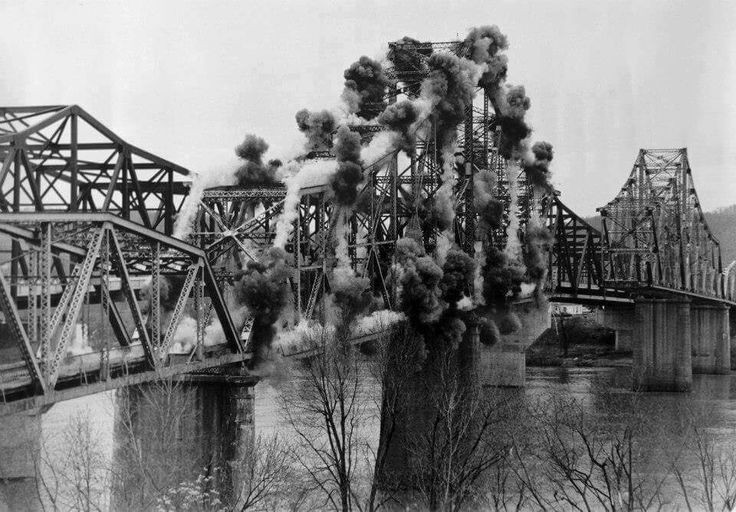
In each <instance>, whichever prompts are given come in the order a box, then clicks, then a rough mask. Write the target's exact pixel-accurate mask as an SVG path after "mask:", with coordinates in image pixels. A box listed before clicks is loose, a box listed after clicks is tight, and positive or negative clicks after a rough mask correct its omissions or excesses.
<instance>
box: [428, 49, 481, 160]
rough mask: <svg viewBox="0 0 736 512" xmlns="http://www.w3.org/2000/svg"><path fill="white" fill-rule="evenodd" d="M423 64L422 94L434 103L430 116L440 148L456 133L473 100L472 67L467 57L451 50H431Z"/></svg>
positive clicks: (446, 144)
mask: <svg viewBox="0 0 736 512" xmlns="http://www.w3.org/2000/svg"><path fill="white" fill-rule="evenodd" d="M427 65H428V66H429V76H427V78H425V79H424V81H423V82H422V95H423V96H424V97H426V98H428V99H429V100H430V101H432V103H433V104H434V108H433V109H432V115H431V117H432V119H433V121H434V124H435V128H436V133H437V141H438V146H440V147H442V148H444V147H446V146H448V145H449V144H450V143H452V142H453V141H454V140H455V138H456V137H457V125H458V124H459V123H461V122H462V121H463V120H464V119H465V110H466V108H467V107H469V106H471V105H472V103H473V96H474V94H475V85H476V84H475V83H473V79H472V77H473V74H474V70H473V69H472V68H471V66H472V64H471V63H470V62H469V61H467V60H466V59H463V58H460V57H458V56H456V55H454V54H451V53H434V54H432V56H431V57H430V58H429V59H428V61H427Z"/></svg>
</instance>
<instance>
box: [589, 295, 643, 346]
mask: <svg viewBox="0 0 736 512" xmlns="http://www.w3.org/2000/svg"><path fill="white" fill-rule="evenodd" d="M596 319H597V321H598V323H599V324H601V325H602V326H603V327H606V328H608V329H612V330H613V331H614V332H615V333H616V346H615V349H616V352H631V351H632V350H633V347H634V345H633V341H634V323H635V322H634V319H635V315H634V308H631V307H628V308H626V307H612V306H606V308H605V309H599V310H597V311H596Z"/></svg>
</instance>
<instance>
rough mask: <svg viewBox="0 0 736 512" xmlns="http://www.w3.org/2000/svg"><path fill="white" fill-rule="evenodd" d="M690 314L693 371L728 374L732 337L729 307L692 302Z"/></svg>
mask: <svg viewBox="0 0 736 512" xmlns="http://www.w3.org/2000/svg"><path fill="white" fill-rule="evenodd" d="M690 315H691V320H690V327H691V335H690V337H691V342H692V358H693V373H710V374H725V373H729V372H730V371H731V336H730V332H729V331H730V328H729V319H728V307H727V306H725V305H706V304H691V305H690Z"/></svg>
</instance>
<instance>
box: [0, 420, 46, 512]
mask: <svg viewBox="0 0 736 512" xmlns="http://www.w3.org/2000/svg"><path fill="white" fill-rule="evenodd" d="M40 442H41V413H19V414H15V415H12V416H7V417H3V418H2V419H0V512H16V511H18V512H25V511H36V510H42V508H41V503H40V501H39V500H38V489H37V486H36V485H37V481H36V476H37V472H36V468H37V465H36V462H37V460H38V456H39V453H40V448H41V443H40Z"/></svg>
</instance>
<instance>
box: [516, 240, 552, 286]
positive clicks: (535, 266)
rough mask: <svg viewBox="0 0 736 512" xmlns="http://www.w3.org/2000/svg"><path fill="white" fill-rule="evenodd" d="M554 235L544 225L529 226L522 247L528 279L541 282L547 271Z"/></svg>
mask: <svg viewBox="0 0 736 512" xmlns="http://www.w3.org/2000/svg"><path fill="white" fill-rule="evenodd" d="M553 242H554V236H553V235H552V233H551V232H550V230H549V229H547V228H545V227H543V226H527V228H526V234H525V238H524V246H523V248H522V252H523V257H524V265H525V266H526V273H527V279H528V280H529V281H531V282H535V283H539V282H540V281H541V280H542V279H544V276H545V273H546V271H547V266H548V261H547V257H548V255H549V251H550V250H551V249H552V244H553Z"/></svg>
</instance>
